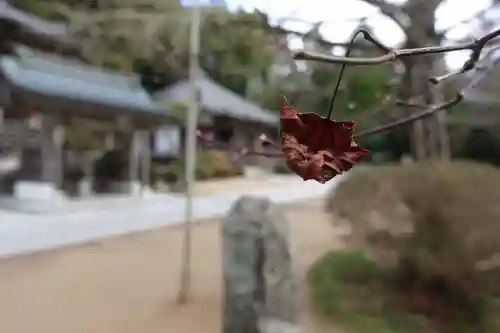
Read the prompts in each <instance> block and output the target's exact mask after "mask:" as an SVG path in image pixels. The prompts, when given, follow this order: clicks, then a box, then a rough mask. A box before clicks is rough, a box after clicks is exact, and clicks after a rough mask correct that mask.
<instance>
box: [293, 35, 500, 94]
mask: <svg viewBox="0 0 500 333" xmlns="http://www.w3.org/2000/svg"><path fill="white" fill-rule="evenodd" d="M498 36H500V29H497V30H495V31H493V32H490V33H488V34H486V35H484V36H483V37H481V38H479V39H477V40H475V41H473V42H470V43H466V44H461V45H452V46H430V47H422V48H414V49H399V50H392V51H389V52H387V54H385V55H383V56H379V57H370V58H363V57H352V58H349V57H339V56H331V55H327V54H318V53H312V52H305V51H300V52H297V53H295V55H294V59H295V60H311V61H321V62H326V63H330V64H346V65H351V66H363V65H364V66H366V65H379V64H383V63H386V62H390V61H395V60H397V59H401V58H405V57H413V56H421V55H430V54H438V53H445V52H453V51H463V50H471V51H472V53H471V55H470V57H469V59H468V60H467V61H466V62H465V63H464V65H463V66H462V68H460V69H459V70H458V71H456V72H452V73H450V74H447V75H444V76H441V77H433V78H431V79H430V80H431V82H432V83H434V84H437V83H439V82H441V81H443V80H446V79H448V78H450V77H453V76H456V75H459V74H463V73H465V72H467V71H469V70H471V69H473V68H474V66H475V65H476V63H477V61H478V60H479V56H480V55H481V51H482V50H483V48H484V47H485V46H486V44H487V43H488V42H489V41H490V40H492V39H493V38H496V37H498Z"/></svg>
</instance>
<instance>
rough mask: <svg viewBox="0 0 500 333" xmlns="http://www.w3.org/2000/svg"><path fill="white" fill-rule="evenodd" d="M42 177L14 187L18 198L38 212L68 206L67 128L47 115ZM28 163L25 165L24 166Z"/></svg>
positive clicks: (42, 136)
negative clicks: (65, 169)
mask: <svg viewBox="0 0 500 333" xmlns="http://www.w3.org/2000/svg"><path fill="white" fill-rule="evenodd" d="M40 119H41V128H40V141H41V143H40V144H41V161H40V164H41V165H40V169H41V170H40V173H41V177H40V179H39V180H38V181H36V180H33V181H27V180H20V181H18V182H16V184H15V185H14V196H15V197H16V198H17V199H19V200H21V201H25V202H27V203H28V204H29V205H30V206H31V208H33V209H34V210H40V211H41V210H42V209H43V210H46V211H48V210H50V209H52V207H53V205H54V204H56V205H58V204H59V203H61V202H64V201H65V200H64V199H65V198H66V196H65V195H64V194H63V193H62V191H61V190H60V189H61V188H62V185H63V180H64V177H63V144H64V128H63V127H62V126H61V125H60V124H58V121H57V118H55V117H53V116H50V115H46V114H44V115H43V116H42V117H41V118H40ZM24 162H25V161H23V163H24Z"/></svg>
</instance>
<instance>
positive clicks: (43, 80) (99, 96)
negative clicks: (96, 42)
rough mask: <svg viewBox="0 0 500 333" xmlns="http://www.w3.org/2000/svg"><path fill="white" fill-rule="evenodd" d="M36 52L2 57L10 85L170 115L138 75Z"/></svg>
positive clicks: (2, 67)
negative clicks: (153, 97)
mask: <svg viewBox="0 0 500 333" xmlns="http://www.w3.org/2000/svg"><path fill="white" fill-rule="evenodd" d="M33 54H35V53H33ZM33 54H31V55H30V54H29V53H28V52H27V51H26V52H25V53H24V54H23V53H21V54H20V56H18V57H12V56H4V57H2V58H0V70H1V71H2V73H3V75H4V77H5V78H6V80H7V81H8V82H10V84H12V85H14V86H16V87H18V88H20V89H24V90H27V91H32V92H36V93H38V94H41V95H46V96H50V97H56V98H63V99H64V98H67V99H69V100H75V101H82V102H90V103H95V104H101V105H105V106H108V107H112V108H117V109H120V108H123V109H128V110H134V111H137V112H146V113H150V114H156V115H165V116H166V115H167V114H166V110H165V106H164V105H163V104H161V103H158V102H156V101H155V100H153V99H152V98H151V96H150V95H149V94H148V93H147V92H146V91H145V90H144V89H143V88H142V87H141V86H140V84H139V80H138V77H137V76H135V75H123V74H118V73H112V72H105V71H103V70H101V69H99V68H96V67H91V66H85V65H77V64H71V63H69V62H65V61H64V60H63V59H60V61H56V58H43V57H37V56H34V55H33Z"/></svg>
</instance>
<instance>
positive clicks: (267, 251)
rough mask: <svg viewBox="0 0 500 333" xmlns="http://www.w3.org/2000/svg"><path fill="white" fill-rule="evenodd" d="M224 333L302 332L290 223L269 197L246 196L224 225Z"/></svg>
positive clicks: (240, 200)
mask: <svg viewBox="0 0 500 333" xmlns="http://www.w3.org/2000/svg"><path fill="white" fill-rule="evenodd" d="M222 238H223V274H224V283H225V305H224V318H223V333H254V332H259V333H298V332H300V329H299V326H298V308H297V305H298V303H297V294H296V281H295V278H294V272H293V268H292V256H291V251H290V244H289V225H288V222H287V220H286V219H285V217H284V215H283V214H282V213H281V212H280V210H279V209H278V208H277V207H275V206H274V205H273V204H272V203H271V201H270V200H269V199H266V198H252V197H242V198H240V199H239V200H238V201H237V202H236V203H235V204H234V206H233V207H232V208H231V210H230V212H229V213H228V215H227V216H226V217H225V218H224V220H223V223H222Z"/></svg>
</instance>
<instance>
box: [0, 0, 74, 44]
mask: <svg viewBox="0 0 500 333" xmlns="http://www.w3.org/2000/svg"><path fill="white" fill-rule="evenodd" d="M0 19H3V20H7V21H12V22H15V23H17V24H19V25H22V26H23V28H25V29H27V30H29V31H30V32H32V33H35V34H38V35H45V36H47V37H54V38H62V37H65V36H66V35H67V33H68V27H67V25H66V24H65V23H60V22H51V21H46V20H44V19H41V18H39V17H36V16H34V15H31V14H28V13H26V12H23V11H22V10H19V9H17V8H15V7H13V6H11V5H10V4H9V3H8V2H7V1H5V0H0Z"/></svg>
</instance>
